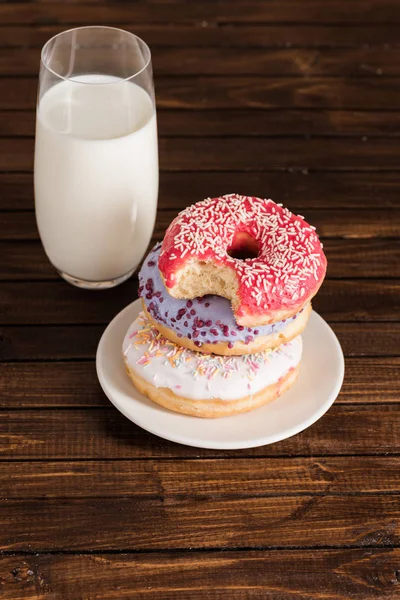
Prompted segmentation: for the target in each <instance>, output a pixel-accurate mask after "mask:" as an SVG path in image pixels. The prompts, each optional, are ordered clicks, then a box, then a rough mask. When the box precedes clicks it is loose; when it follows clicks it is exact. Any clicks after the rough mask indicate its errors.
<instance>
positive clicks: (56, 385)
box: [0, 357, 400, 409]
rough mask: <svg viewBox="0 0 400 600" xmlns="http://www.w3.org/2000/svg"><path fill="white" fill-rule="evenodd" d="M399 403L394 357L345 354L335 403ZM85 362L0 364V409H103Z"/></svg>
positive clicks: (398, 363) (398, 366)
mask: <svg viewBox="0 0 400 600" xmlns="http://www.w3.org/2000/svg"><path fill="white" fill-rule="evenodd" d="M399 401H400V359H399V358H398V357H395V358H389V357H388V358H348V359H347V360H346V373H345V380H344V384H343V387H342V390H341V393H340V396H339V398H338V399H337V400H336V404H349V403H350V404H355V403H356V404H368V403H376V402H385V403H389V402H393V403H396V402H399ZM104 406H108V400H107V398H106V397H105V396H104V394H103V393H102V391H101V390H100V388H99V385H98V380H97V376H96V372H95V369H94V366H93V364H92V363H91V362H90V363H88V362H61V363H58V362H56V363H52V362H44V363H43V362H38V363H34V362H33V363H0V408H2V409H4V408H8V409H20V408H52V407H54V408H60V407H62V408H69V407H91V408H93V407H104Z"/></svg>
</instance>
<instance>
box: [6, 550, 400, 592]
mask: <svg viewBox="0 0 400 600" xmlns="http://www.w3.org/2000/svg"><path fill="white" fill-rule="evenodd" d="M399 558H400V550H399V549H397V548H395V549H389V548H379V549H377V548H374V549H361V548H360V549H352V550H349V549H346V550H318V552H315V551H314V550H266V551H262V552H260V551H258V552H255V551H252V552H227V551H225V552H218V553H215V552H201V553H195V552H190V553H189V554H188V553H173V554H166V553H164V554H163V553H161V554H158V553H157V554H155V553H152V554H129V553H124V554H107V555H106V556H105V555H104V554H101V555H96V554H95V553H93V554H91V555H90V556H85V555H79V556H66V555H49V554H44V555H43V554H42V555H39V554H35V555H33V556H4V557H2V558H1V559H0V576H1V580H2V584H3V585H2V590H3V591H4V594H5V597H7V600H48V599H49V598H50V597H51V596H53V597H54V598H66V597H69V598H96V599H97V600H110V598H118V600H147V599H150V600H153V599H154V600H160V598H162V599H163V600H187V599H188V598H190V599H191V600H209V599H210V598H211V595H210V590H211V589H212V590H213V594H214V597H215V598H216V597H217V596H218V597H220V598H229V599H230V600H248V599H249V598H251V599H252V600H265V598H267V597H271V598H275V599H278V598H279V600H296V599H297V600H304V598H308V599H310V600H320V599H321V598H322V597H324V598H328V597H329V598H335V599H338V598H339V594H340V600H350V599H351V600H365V599H366V598H367V597H368V598H371V599H372V598H374V600H384V599H386V600H387V599H390V598H391V599H394V598H395V597H396V590H397V587H398V562H399ZM178 582H179V583H178ZM49 590H51V591H49ZM339 590H340V591H339ZM49 594H51V596H50V595H49Z"/></svg>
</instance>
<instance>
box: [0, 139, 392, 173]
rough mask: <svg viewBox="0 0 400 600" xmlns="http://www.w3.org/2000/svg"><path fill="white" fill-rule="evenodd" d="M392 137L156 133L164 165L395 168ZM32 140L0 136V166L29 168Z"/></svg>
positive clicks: (274, 168)
mask: <svg viewBox="0 0 400 600" xmlns="http://www.w3.org/2000/svg"><path fill="white" fill-rule="evenodd" d="M398 145H399V142H398V140H397V139H391V138H390V139H380V138H370V139H368V138H367V139H365V140H364V139H358V138H349V139H347V138H329V139H326V140H324V142H323V143H322V144H321V141H320V140H318V139H314V138H310V139H307V140H301V139H298V138H276V139H271V138H262V137H257V138H254V137H249V138H235V137H232V138H225V139H224V138H201V139H200V138H187V137H184V138H161V139H160V140H159V155H160V169H161V170H164V171H232V170H235V171H236V170H237V171H262V170H269V171H284V170H286V171H287V170H290V169H297V170H305V171H307V170H317V171H331V170H341V171H349V170H350V171H351V170H355V169H357V170H361V171H368V170H371V169H372V170H374V169H375V170H383V171H390V170H398V168H399V162H398V158H397V155H396V151H397V149H398ZM33 150H34V142H33V140H31V139H25V138H11V139H0V170H2V171H31V170H32V168H33Z"/></svg>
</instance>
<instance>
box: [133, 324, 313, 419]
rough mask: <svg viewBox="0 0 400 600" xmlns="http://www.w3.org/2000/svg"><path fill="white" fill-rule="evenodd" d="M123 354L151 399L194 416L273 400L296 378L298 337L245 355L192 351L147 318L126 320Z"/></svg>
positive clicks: (231, 411)
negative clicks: (273, 348) (163, 333)
mask: <svg viewBox="0 0 400 600" xmlns="http://www.w3.org/2000/svg"><path fill="white" fill-rule="evenodd" d="M122 351H123V356H124V361H125V367H126V371H127V373H128V375H129V376H130V378H131V379H132V381H133V383H134V385H135V386H136V388H137V389H138V390H139V391H140V392H141V393H143V394H145V395H146V396H148V397H149V398H150V399H151V400H153V402H155V403H157V404H159V405H161V406H163V407H165V408H168V409H170V410H173V411H175V412H179V413H183V414H187V415H193V416H196V417H206V418H212V417H227V416H230V415H235V414H238V413H241V412H246V411H249V410H253V409H254V408H258V407H259V406H262V405H263V404H266V403H267V402H271V401H272V400H275V399H276V398H277V397H278V396H280V395H281V394H282V393H283V392H285V391H286V390H287V389H289V388H290V387H291V386H292V385H293V383H294V382H295V381H296V378H297V375H298V371H299V363H300V359H301V353H302V341H301V337H297V338H295V339H294V340H292V341H291V342H289V343H288V344H284V345H282V346H280V347H279V348H277V349H276V350H269V351H267V352H260V353H258V354H251V355H244V356H231V357H223V356H215V355H210V354H201V353H199V352H192V351H191V350H187V349H185V348H182V347H181V346H177V345H175V344H173V343H172V342H170V341H169V340H167V339H166V338H164V337H163V336H162V335H161V334H160V333H159V332H158V330H157V329H156V328H155V327H152V325H151V323H150V322H149V321H148V319H147V318H146V317H145V316H144V315H143V316H139V318H138V319H136V321H134V322H133V323H132V325H131V326H130V328H129V330H128V332H127V334H126V336H125V339H124V342H123V347H122Z"/></svg>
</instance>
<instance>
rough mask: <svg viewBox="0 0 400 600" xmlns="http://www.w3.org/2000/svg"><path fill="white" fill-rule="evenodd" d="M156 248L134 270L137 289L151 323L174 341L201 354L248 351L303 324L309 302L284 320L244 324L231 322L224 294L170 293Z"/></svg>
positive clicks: (285, 338)
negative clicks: (185, 296)
mask: <svg viewBox="0 0 400 600" xmlns="http://www.w3.org/2000/svg"><path fill="white" fill-rule="evenodd" d="M160 252H161V244H157V245H156V246H154V248H153V249H152V250H151V252H150V253H149V255H148V256H147V258H146V259H145V261H144V263H143V266H142V268H141V270H140V273H139V284H140V287H139V294H140V296H141V298H142V302H143V306H144V310H145V312H146V314H147V315H148V316H149V318H150V319H151V321H152V322H153V324H154V325H155V327H156V328H157V329H158V330H159V332H160V333H161V334H162V335H163V336H164V337H166V338H167V339H169V340H171V341H172V342H174V343H175V344H179V345H181V346H184V347H185V348H189V349H190V350H194V351H198V352H204V353H206V354H208V353H213V354H221V355H226V356H228V355H241V354H254V353H256V352H262V351H264V350H267V349H268V348H274V347H276V346H279V345H280V344H283V343H286V342H289V341H290V340H292V339H293V338H295V337H296V336H297V335H299V334H300V333H301V332H302V331H303V329H304V327H305V326H306V324H307V321H308V317H309V315H310V312H311V304H310V303H308V304H307V305H306V306H305V307H304V308H303V309H302V310H301V311H300V312H298V313H297V314H295V315H294V316H292V317H290V318H289V319H286V320H283V321H279V322H277V323H273V324H271V325H263V326H259V327H244V326H242V325H238V324H237V323H236V321H235V318H234V316H233V312H232V308H231V303H230V302H229V300H227V299H226V298H222V297H221V296H203V297H202V298H194V299H193V300H179V299H177V298H173V297H172V296H170V295H169V293H168V291H167V290H166V288H165V285H164V283H163V281H162V279H161V276H160V272H159V270H158V258H159V255H160Z"/></svg>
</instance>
